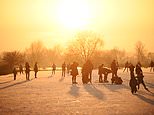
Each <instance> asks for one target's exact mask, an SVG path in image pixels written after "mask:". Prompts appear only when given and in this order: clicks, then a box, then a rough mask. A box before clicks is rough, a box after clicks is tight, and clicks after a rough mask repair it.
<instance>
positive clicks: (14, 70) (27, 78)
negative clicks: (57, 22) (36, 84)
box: [13, 62, 38, 80]
mask: <svg viewBox="0 0 154 115" xmlns="http://www.w3.org/2000/svg"><path fill="white" fill-rule="evenodd" d="M33 70H34V72H35V78H37V72H38V65H37V62H36V63H35V65H34V69H33ZM23 71H24V69H23V66H22V65H20V66H19V72H20V74H23V73H24V72H23ZM30 71H31V70H30V65H29V63H28V62H26V63H25V74H26V80H30V79H29V77H30ZM17 72H18V70H17V68H16V67H14V69H13V74H14V80H16V76H17Z"/></svg>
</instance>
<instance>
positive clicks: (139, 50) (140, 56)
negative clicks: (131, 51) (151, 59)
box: [135, 41, 145, 62]
mask: <svg viewBox="0 0 154 115" xmlns="http://www.w3.org/2000/svg"><path fill="white" fill-rule="evenodd" d="M135 50H136V56H137V61H140V62H141V61H143V60H144V59H145V46H144V45H143V43H142V42H141V41H138V42H137V43H136V45H135Z"/></svg>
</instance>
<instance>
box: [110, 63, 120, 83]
mask: <svg viewBox="0 0 154 115" xmlns="http://www.w3.org/2000/svg"><path fill="white" fill-rule="evenodd" d="M111 70H112V78H111V81H112V84H113V83H114V82H115V79H116V77H118V76H117V71H118V63H117V62H116V60H113V62H112V63H111Z"/></svg>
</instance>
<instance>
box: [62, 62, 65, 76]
mask: <svg viewBox="0 0 154 115" xmlns="http://www.w3.org/2000/svg"><path fill="white" fill-rule="evenodd" d="M65 71H66V64H65V62H64V63H63V64H62V77H65Z"/></svg>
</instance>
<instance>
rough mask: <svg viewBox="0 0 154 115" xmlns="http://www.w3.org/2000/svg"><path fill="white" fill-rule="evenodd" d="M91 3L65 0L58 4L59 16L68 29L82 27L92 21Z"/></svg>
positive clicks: (79, 0)
mask: <svg viewBox="0 0 154 115" xmlns="http://www.w3.org/2000/svg"><path fill="white" fill-rule="evenodd" d="M91 17H92V12H91V9H90V5H89V4H88V3H86V2H85V1H81V0H75V1H74V0H65V1H62V2H60V3H59V4H58V6H57V18H58V21H59V23H60V24H61V25H63V26H64V27H65V28H68V29H79V28H80V29H82V28H84V27H85V26H86V25H88V24H89V23H90V18H91Z"/></svg>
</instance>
